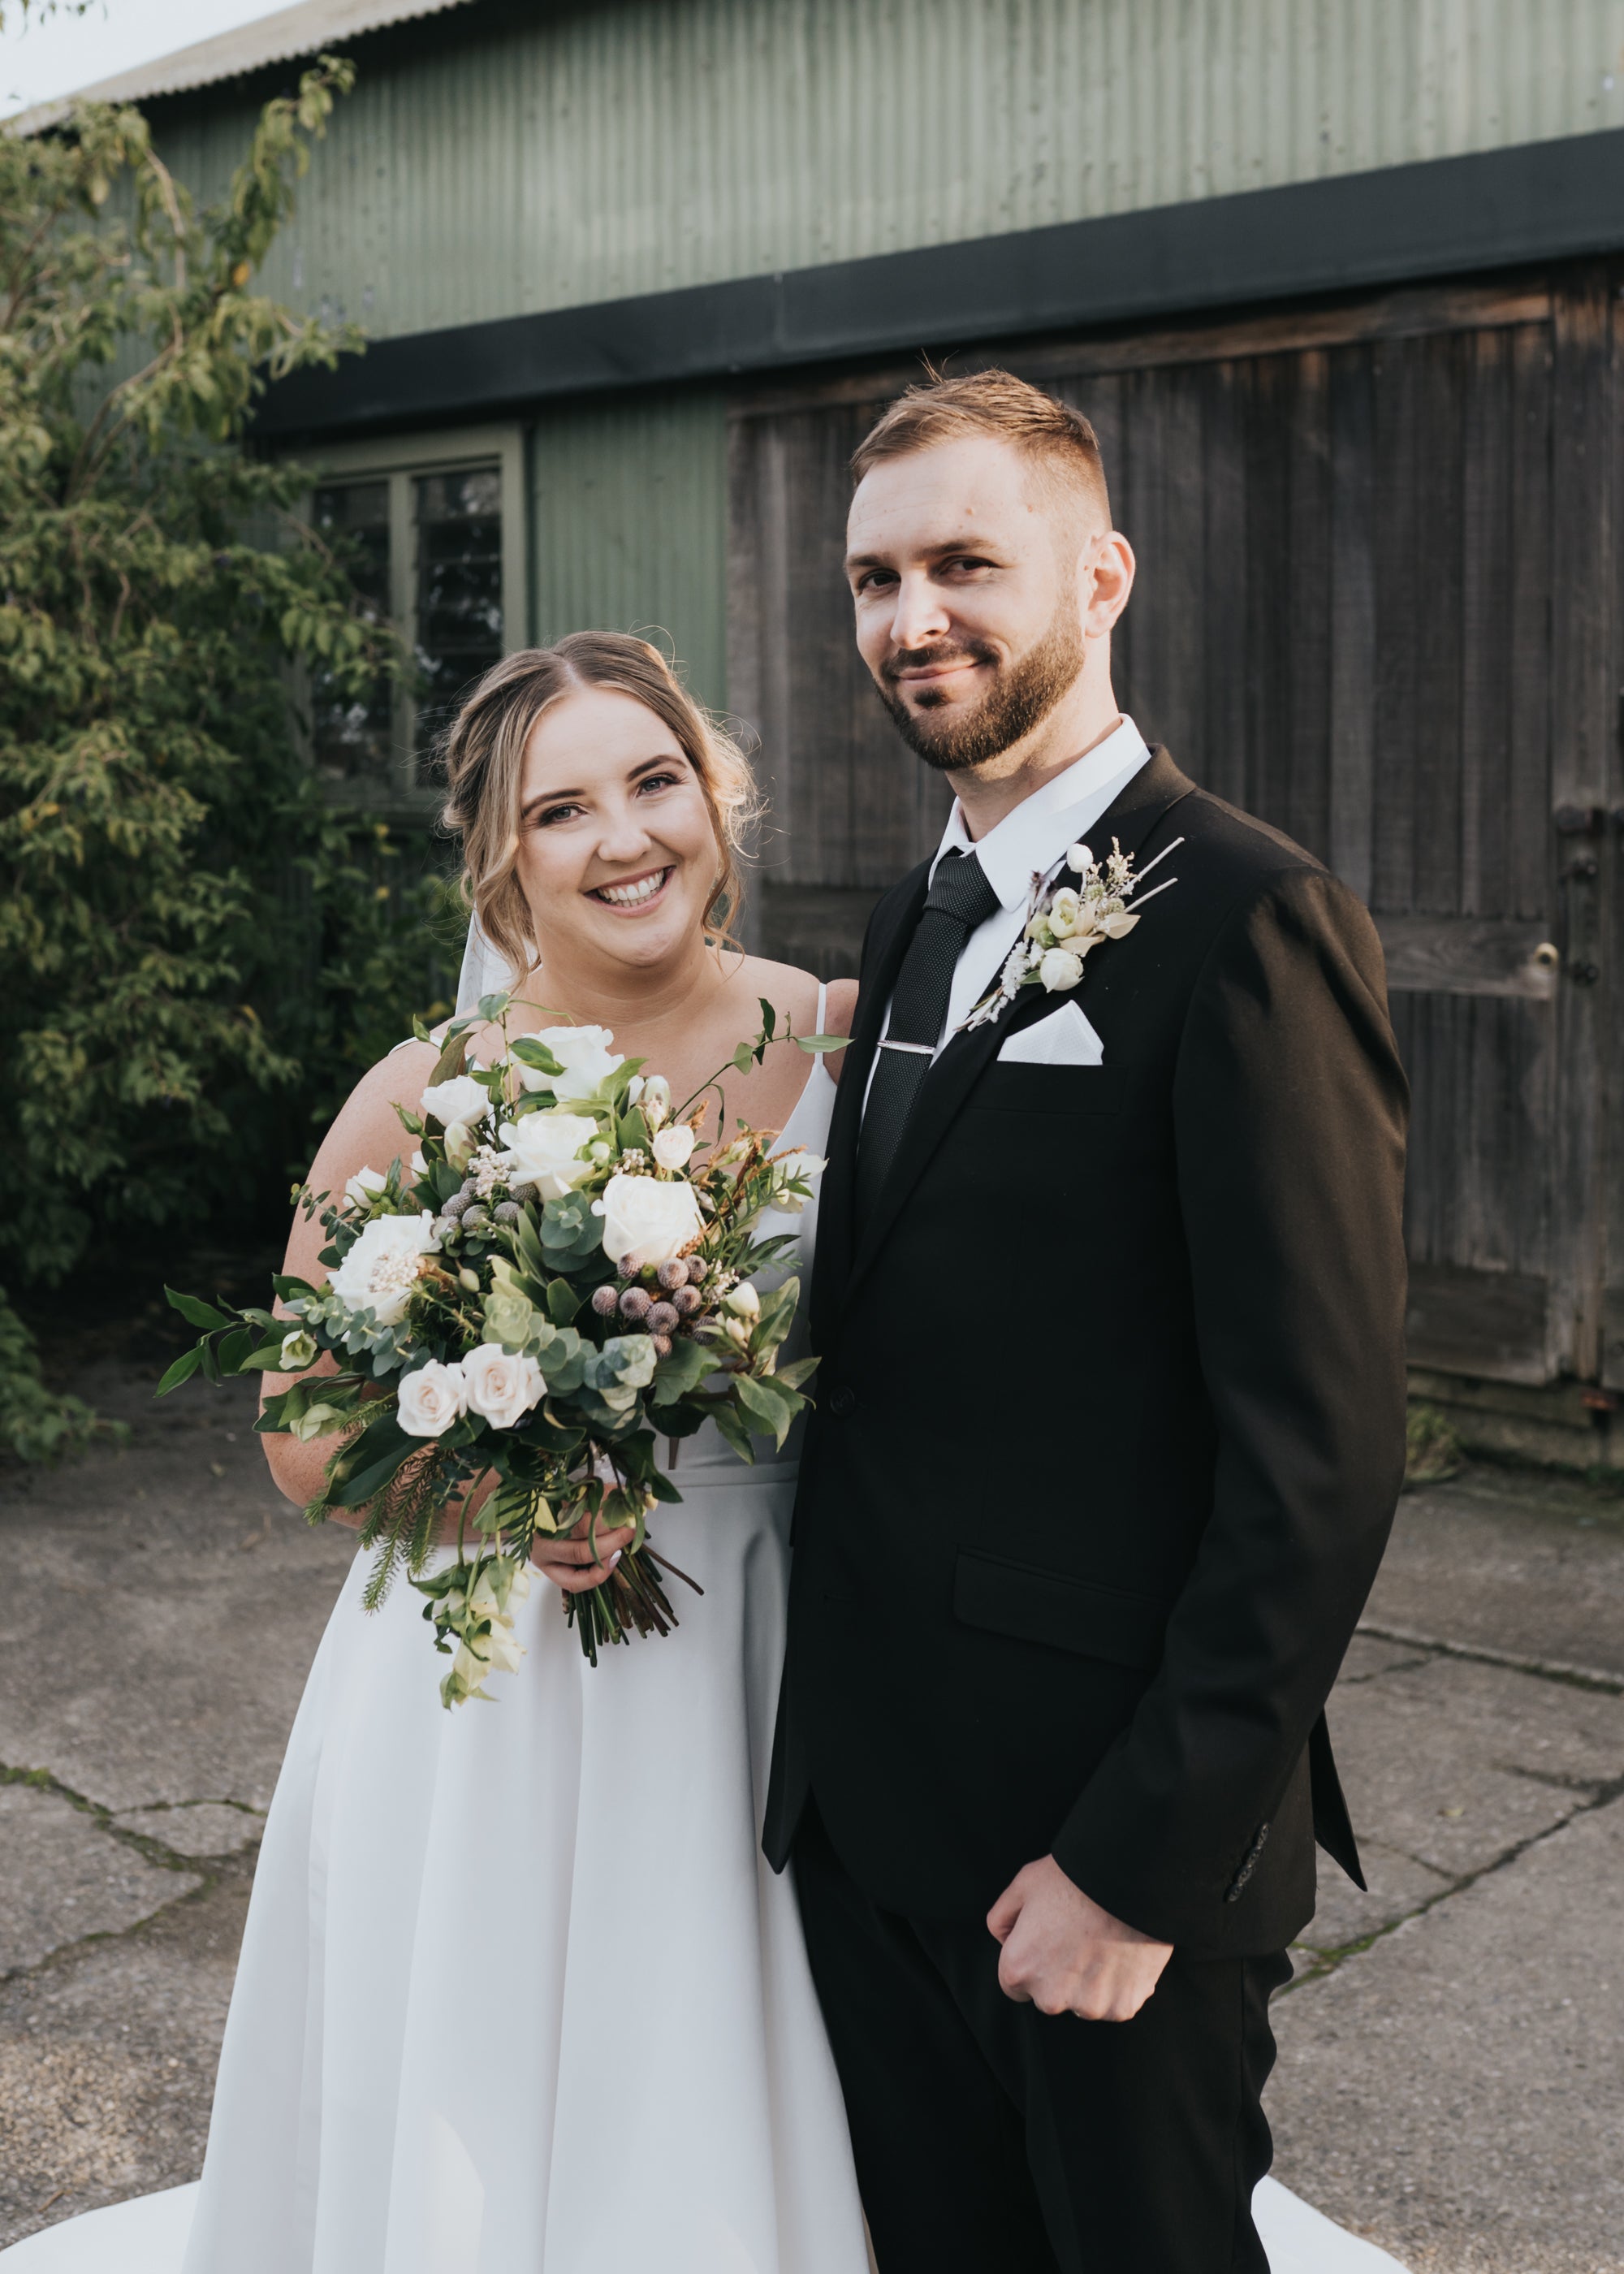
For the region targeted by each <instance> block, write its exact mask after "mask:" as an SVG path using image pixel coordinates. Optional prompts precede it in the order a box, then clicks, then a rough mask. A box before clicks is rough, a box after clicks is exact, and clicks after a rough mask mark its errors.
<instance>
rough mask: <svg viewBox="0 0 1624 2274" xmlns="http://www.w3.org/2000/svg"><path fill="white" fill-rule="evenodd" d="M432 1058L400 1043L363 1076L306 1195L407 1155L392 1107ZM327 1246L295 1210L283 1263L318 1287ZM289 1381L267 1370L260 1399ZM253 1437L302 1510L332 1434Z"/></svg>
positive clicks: (426, 1075) (409, 1099) (409, 1100)
mask: <svg viewBox="0 0 1624 2274" xmlns="http://www.w3.org/2000/svg"><path fill="white" fill-rule="evenodd" d="M435 1056H436V1053H435V1052H434V1050H432V1049H431V1047H430V1046H429V1044H428V1043H408V1044H407V1045H406V1046H405V1048H404V1049H402V1050H392V1051H391V1052H390V1054H389V1056H388V1057H387V1058H381V1059H380V1061H379V1063H378V1064H377V1065H375V1066H374V1067H373V1068H372V1071H371V1073H366V1074H364V1075H363V1076H362V1078H361V1080H360V1081H358V1082H357V1084H356V1087H355V1088H354V1089H353V1090H352V1091H351V1092H350V1096H349V1098H348V1100H347V1101H346V1103H344V1105H343V1106H342V1109H341V1111H340V1112H339V1116H338V1118H337V1119H336V1120H335V1122H334V1124H333V1126H332V1127H331V1128H330V1129H329V1130H328V1131H327V1135H326V1136H325V1137H324V1138H323V1139H322V1141H321V1149H320V1152H319V1153H318V1154H317V1155H316V1157H315V1159H314V1161H313V1162H312V1163H311V1171H310V1176H309V1178H308V1180H307V1181H308V1183H309V1186H310V1189H311V1191H312V1193H342V1191H343V1189H344V1186H345V1185H346V1184H347V1183H348V1182H349V1180H350V1178H351V1177H353V1176H354V1175H355V1174H356V1173H357V1171H358V1170H361V1169H380V1170H384V1169H387V1167H388V1165H389V1163H390V1162H391V1161H393V1160H395V1158H396V1157H397V1156H398V1157H399V1158H400V1159H401V1160H402V1161H404V1160H407V1159H409V1158H410V1155H411V1149H412V1143H413V1141H412V1139H411V1138H410V1137H409V1136H408V1135H407V1133H406V1132H405V1130H403V1129H402V1127H401V1125H400V1119H399V1117H398V1115H397V1114H396V1113H395V1106H396V1105H397V1104H400V1105H405V1106H409V1107H411V1108H412V1109H414V1110H415V1109H416V1107H417V1100H418V1099H419V1097H420V1096H422V1094H423V1090H424V1088H425V1084H426V1083H428V1082H429V1081H432V1079H433V1073H434V1062H435ZM326 1245H327V1234H326V1233H325V1232H324V1231H323V1230H322V1228H321V1217H320V1211H318V1213H317V1214H316V1215H315V1216H310V1217H307V1216H305V1212H304V1210H303V1209H299V1210H298V1211H297V1214H296V1215H295V1216H294V1219H293V1230H292V1231H291V1232H290V1234H289V1239H288V1253H287V1256H286V1258H285V1260H284V1261H283V1263H282V1269H283V1270H284V1271H285V1272H287V1273H289V1275H290V1276H292V1277H295V1278H298V1279H308V1280H309V1281H310V1282H311V1284H312V1286H318V1287H319V1286H320V1284H322V1282H323V1281H324V1280H325V1279H326V1277H327V1272H326V1270H325V1269H323V1267H322V1266H321V1264H320V1263H319V1262H318V1261H317V1260H316V1259H317V1257H318V1256H319V1255H320V1253H321V1250H322V1249H323V1248H324V1247H325V1246H326ZM278 1307H279V1308H280V1306H278ZM313 1370H314V1371H315V1372H317V1373H320V1374H335V1373H336V1372H337V1370H338V1369H337V1367H335V1364H334V1362H333V1360H332V1359H331V1358H329V1357H327V1356H325V1355H324V1356H323V1358H322V1359H321V1360H320V1365H319V1366H318V1367H315V1368H314V1369H313ZM292 1379H293V1377H292V1376H291V1375H290V1374H267V1375H266V1376H265V1386H264V1389H263V1390H262V1392H261V1398H262V1399H263V1398H266V1397H274V1396H275V1395H276V1394H277V1392H278V1391H279V1390H283V1389H287V1387H288V1385H289V1382H290V1381H291V1380H292ZM260 1442H261V1443H262V1444H263V1445H264V1447H265V1457H266V1459H267V1461H268V1462H269V1464H270V1469H271V1475H272V1477H273V1478H274V1480H275V1483H276V1488H277V1490H278V1491H279V1492H281V1493H283V1494H285V1495H286V1496H287V1498H288V1499H289V1500H291V1501H297V1502H298V1504H299V1506H300V1507H301V1508H302V1507H304V1506H305V1503H306V1502H309V1501H312V1500H313V1499H314V1498H315V1496H316V1495H317V1494H318V1493H319V1492H320V1489H321V1487H322V1483H323V1480H324V1472H325V1470H326V1467H327V1461H328V1459H329V1458H330V1457H331V1455H332V1451H333V1445H334V1440H333V1439H332V1438H331V1437H326V1438H318V1439H317V1440H316V1441H315V1442H314V1443H312V1444H309V1445H301V1444H300V1443H299V1442H298V1440H297V1438H295V1437H290V1436H286V1435H280V1434H279V1435H276V1436H267V1437H263V1438H261V1440H260ZM332 1515H333V1517H334V1518H335V1521H336V1522H338V1523H340V1524H348V1525H356V1524H358V1523H359V1522H360V1511H359V1510H350V1509H342V1508H335V1509H334V1510H333V1511H332Z"/></svg>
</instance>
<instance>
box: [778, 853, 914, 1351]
mask: <svg viewBox="0 0 1624 2274" xmlns="http://www.w3.org/2000/svg"><path fill="white" fill-rule="evenodd" d="M929 885H930V863H929V861H926V862H921V865H920V867H919V868H918V869H916V870H914V873H913V874H912V875H911V876H909V877H905V878H904V879H903V881H902V883H901V884H900V885H898V887H897V889H896V892H895V893H894V894H892V895H891V900H893V901H894V906H889V907H888V906H886V905H885V904H884V903H882V910H883V914H882V915H880V916H879V917H876V930H875V936H874V937H872V938H871V939H870V940H869V942H868V954H867V955H866V957H865V958H864V963H863V973H862V987H861V992H860V993H859V996H858V998H857V1016H856V1018H855V1019H854V1020H853V1022H852V1039H851V1041H850V1042H849V1043H847V1044H846V1055H845V1063H844V1064H843V1065H842V1066H841V1068H840V1081H839V1085H838V1088H837V1089H836V1092H835V1110H834V1113H833V1116H832V1118H831V1121H830V1125H829V1167H828V1170H827V1171H826V1172H825V1174H824V1177H823V1185H822V1186H821V1188H820V1193H819V1199H818V1212H817V1261H816V1269H815V1270H814V1272H813V1274H812V1296H811V1302H810V1306H809V1311H808V1321H809V1327H810V1332H811V1337H812V1347H813V1349H814V1350H822V1349H823V1347H824V1337H823V1328H824V1327H825V1326H826V1325H827V1324H830V1323H832V1321H833V1320H834V1319H835V1317H836V1316H837V1315H838V1310H839V1306H840V1304H841V1301H842V1299H843V1298H844V1294H845V1289H846V1274H847V1272H848V1271H849V1270H850V1269H851V1261H852V1242H853V1204H854V1199H855V1193H856V1186H857V1140H858V1135H859V1133H860V1132H861V1128H862V1106H863V1095H864V1093H865V1091H866V1090H867V1089H868V1074H869V1070H870V1068H871V1067H872V1066H873V1065H874V1058H875V1052H876V1050H877V1048H878V1046H879V1039H880V1029H881V1027H882V1025H883V1022H884V1018H885V1006H886V1005H887V1004H888V1003H889V1002H890V1001H891V990H892V989H893V988H894V987H895V985H896V983H897V974H898V971H899V970H900V969H901V968H902V959H903V957H904V956H905V955H906V953H907V948H908V942H909V941H910V940H911V939H912V938H913V937H914V927H915V925H916V924H917V923H918V922H919V918H920V913H921V909H922V908H923V907H924V905H925V894H926V892H928V891H929ZM882 925H883V929H882V928H881V927H882Z"/></svg>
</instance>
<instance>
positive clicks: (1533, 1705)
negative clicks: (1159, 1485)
mask: <svg viewBox="0 0 1624 2274" xmlns="http://www.w3.org/2000/svg"><path fill="white" fill-rule="evenodd" d="M155 1371H156V1368H155V1367H153V1368H150V1369H147V1368H143V1367H138V1366H133V1365H132V1364H131V1363H129V1362H128V1361H127V1360H126V1361H122V1362H114V1361H111V1360H109V1361H106V1362H104V1363H103V1364H102V1366H101V1367H98V1368H96V1369H94V1378H92V1379H90V1380H87V1381H86V1382H82V1383H81V1384H80V1385H79V1386H80V1387H81V1388H82V1389H84V1390H85V1392H86V1395H88V1396H90V1397H93V1398H94V1400H95V1401H96V1402H97V1404H99V1405H100V1406H101V1407H102V1410H103V1411H104V1412H116V1413H122V1414H124V1415H126V1416H127V1417H129V1418H130V1419H131V1420H132V1424H133V1434H132V1441H131V1442H130V1444H129V1446H128V1447H127V1449H124V1450H112V1449H106V1450H99V1451H97V1452H95V1453H94V1454H93V1455H92V1457H90V1459H89V1460H88V1461H86V1462H85V1463H84V1464H82V1465H79V1466H77V1467H73V1468H68V1469H64V1470H62V1471H59V1472H55V1473H45V1474H38V1473H32V1472H19V1471H17V1470H15V1469H11V1470H9V1471H6V1472H4V1473H3V1474H0V1571H4V1580H5V1585H4V1590H3V1591H0V2133H3V2134H4V2141H5V2153H4V2157H0V2244H4V2243H6V2242H10V2241H13V2240H17V2239H18V2238H19V2237H20V2236H22V2235H24V2234H26V2233H32V2232H33V2231H34V2229H35V2228H37V2227H40V2226H42V2225H49V2223H51V2222H52V2221H54V2220H56V2219H60V2218H68V2217H70V2216H71V2215H72V2214H74V2213H76V2212H78V2211H81V2210H87V2209H89V2208H90V2207H91V2206H93V2205H94V2204H97V2203H102V2202H112V2201H115V2200H117V2199H118V2198H120V2197H122V2196H124V2195H135V2194H140V2193H144V2192H146V2191H147V2190H148V2189H150V2188H154V2187H163V2186H166V2185H169V2184H172V2183H173V2182H175V2181H177V2180H184V2179H188V2178H191V2177H192V2176H193V2175H195V2173H196V2172H197V2170H198V2168H199V2163H200V2161H201V2157H202V2151H203V2142H204V2136H205V2133H206V2130H207V2120H208V2103H209V2094H210V2090H211V2086H212V2082H213V2076H214V2062H215V2059H216V2055H217V2052H218V2047H219V2042H220V2033H221V2029H222V2024H223V2022H224V2017H225V2008H226V2001H227V1999H228V1997H229V1991H230V1983H231V1975H232V1969H233V1967H234V1964H235V1961H236V1954H237V1945H238V1941H239V1939H240V1936H241V1931H242V1923H243V1916H244V1909H245V1906H246V1901H247V1895H248V1888H249V1884H250V1880H251V1877H252V1865H253V1857H254V1853H255V1849H256V1844H257V1841H258V1837H259V1826H260V1823H261V1820H262V1818H263V1814H264V1811H265V1809H266V1807H267V1803H268V1802H269V1799H270V1795H271V1790H272V1787H273V1785H274V1781H275V1774H276V1766H277V1762H278V1759H279V1757H280V1754H281V1751H282V1744H283V1742H284V1739H285V1736H286V1734H287V1730H288V1727H289V1722H290V1721H291V1719H292V1716H293V1711H294V1707H295V1706H296V1704H297V1698H298V1693H299V1690H300V1686H301V1683H302V1681H303V1677H304V1673H305V1667H306V1665H307V1664H308V1662H309V1660H310V1657H311V1654H312V1650H313V1648H314V1645H315V1642H316V1638H317V1637H318V1635H319V1633H320V1628H321V1625H322V1623H323V1621H324V1620H325V1618H326V1617H327V1611H328V1608H329V1606H330V1604H331V1602H332V1600H333V1597H334V1595H335V1592H336V1589H337V1586H338V1583H339V1579H340V1576H341V1574H342V1571H343V1570H344V1568H345V1566H346V1564H347V1562H348V1560H349V1556H350V1541H349V1539H348V1537H347V1536H346V1535H345V1534H343V1533H342V1532H310V1531H308V1530H307V1529H306V1528H305V1525H304V1524H303V1522H302V1521H301V1519H300V1518H299V1517H298V1516H297V1513H296V1512H295V1511H293V1510H289V1509H288V1508H287V1507H286V1506H285V1505H284V1504H283V1503H282V1502H281V1501H280V1500H279V1499H278V1498H277V1496H276V1495H275V1493H274V1491H273V1489H272V1487H271V1486H270V1483H269V1480H268V1479H267V1475H266V1472H265V1470H264V1465H263V1462H262V1459H261V1457H260V1453H259V1447H258V1445H257V1444H256V1442H254V1439H253V1436H252V1431H251V1428H250V1423H251V1420H252V1411H251V1401H250V1399H249V1397H248V1396H247V1395H245V1394H244V1391H243V1390H242V1389H241V1387H240V1386H239V1385H233V1386H232V1387H231V1388H229V1389H227V1390H224V1391H220V1392H210V1391H207V1390H206V1389H203V1388H201V1387H198V1386H192V1387H189V1388H188V1389H184V1390H183V1391H181V1392H180V1393H179V1394H178V1395H177V1397H175V1398H173V1399H172V1400H170V1401H169V1402H167V1403H166V1404H163V1405H162V1406H160V1407H157V1408H156V1409H154V1408H153V1407H152V1406H151V1405H150V1404H149V1403H148V1398H149V1395H150V1390H151V1386H152V1374H154V1373H155ZM1332 1721H1333V1727H1334V1729H1335V1736H1336V1741H1337V1747H1338V1751H1339V1754H1340V1756H1341V1758H1342V1765H1343V1771H1344V1774H1345V1777H1346V1780H1347V1782H1348V1786H1349V1788H1350V1801H1351V1803H1352V1806H1353V1811H1354V1816H1355V1819H1356V1821H1357V1824H1358V1825H1359V1826H1360V1828H1361V1831H1362V1834H1363V1835H1364V1838H1365V1853H1366V1859H1367V1864H1368V1876H1369V1878H1370V1881H1371V1892H1370V1894H1368V1895H1361V1894H1358V1893H1357V1890H1355V1889H1354V1888H1352V1887H1351V1886H1349V1885H1348V1884H1347V1883H1346V1882H1344V1881H1342V1879H1341V1878H1340V1875H1339V1874H1337V1873H1336V1871H1335V1867H1333V1866H1330V1865H1328V1864H1327V1865H1326V1866H1325V1875H1324V1884H1323V1886H1322V1890H1321V1902H1320V1907H1319V1915H1318V1916H1317V1917H1316V1919H1315V1921H1314V1923H1313V1925H1312V1928H1311V1929H1310V1931H1309V1932H1308V1934H1307V1935H1306V1936H1305V1937H1304V1944H1303V1946H1302V1948H1301V1949H1300V1950H1299V1951H1298V1953H1297V1958H1298V1962H1299V1963H1298V1972H1297V1979H1296V1980H1295V1982H1294V1983H1293V1984H1292V1985H1291V1987H1290V1989H1289V1991H1288V1992H1285V1993H1284V1994H1283V1995H1282V1998H1281V1999H1280V2000H1279V2001H1278V2003H1277V2005H1276V2007H1275V2016H1276V2025H1277V2029H1278V2034H1279V2039H1280V2065H1279V2067H1278V2070H1277V2071H1276V2074H1275V2079H1274V2084H1273V2086H1272V2087H1271V2091H1270V2109H1271V2114H1272V2117H1273V2120H1274V2129H1275V2135H1276V2141H1277V2144H1278V2155H1279V2160H1278V2164H1277V2167H1276V2168H1277V2170H1278V2172H1279V2175H1280V2177H1281V2178H1282V2179H1283V2180H1286V2181H1287V2183H1288V2184H1289V2185H1290V2186H1292V2187H1296V2188H1297V2190H1298V2192H1299V2193H1301V2194H1302V2195H1305V2196H1307V2197H1308V2198H1309V2200H1310V2201H1311V2202H1314V2203H1316V2204H1318V2205H1319V2208H1320V2209H1321V2210H1325V2211H1327V2212H1328V2213H1330V2215H1331V2216H1332V2217H1334V2218H1337V2219H1340V2220H1341V2221H1342V2223H1343V2224H1344V2225H1349V2226H1350V2227H1353V2228H1355V2229H1357V2231H1358V2232H1360V2233H1365V2234H1368V2235H1370V2236H1371V2237H1372V2239H1373V2240H1377V2241H1379V2242H1380V2243H1381V2244H1383V2245H1384V2246H1385V2247H1386V2248H1387V2249H1389V2250H1391V2251H1393V2252H1394V2253H1395V2255H1397V2256H1399V2257H1400V2258H1401V2259H1402V2260H1403V2261H1404V2262H1405V2263H1407V2264H1408V2265H1409V2266H1410V2267H1411V2268H1412V2269H1413V2270H1414V2274H1624V2168H1621V2158H1620V2140H1621V2139H1624V2069H1621V2067H1620V2059H1619V2052H1618V2049H1619V2047H1620V2044H1621V2043H1624V1928H1621V1926H1620V1906H1619V1903H1618V1900H1617V1890H1618V1888H1619V1886H1620V1882H1621V1875H1624V1497H1620V1494H1619V1488H1618V1487H1608V1488H1603V1487H1592V1486H1587V1485H1586V1484H1584V1483H1583V1482H1581V1481H1577V1480H1575V1481H1564V1480H1553V1479H1552V1478H1549V1477H1546V1476H1544V1475H1541V1474H1538V1473H1537V1472H1527V1471H1523V1472H1516V1471H1513V1470H1509V1469H1493V1468H1488V1467H1477V1468H1474V1469H1472V1470H1470V1471H1469V1472H1466V1473H1465V1474H1463V1475H1462V1477H1460V1478H1459V1479H1457V1480H1455V1481H1454V1482H1452V1483H1449V1484H1447V1485H1444V1486H1441V1487H1435V1488H1433V1489H1432V1490H1429V1491H1426V1492H1423V1493H1417V1494H1414V1495H1410V1496H1409V1497H1408V1498H1407V1499H1406V1500H1405V1501H1404V1502H1403V1504H1402V1509H1401V1511H1400V1516H1399V1521H1398V1526H1397V1530H1396V1533H1395V1540H1394V1546H1393V1548H1392V1552H1391V1554H1390V1555H1389V1557H1388V1560H1387V1565H1386V1567H1385V1568H1384V1570H1383V1572H1382V1575H1381V1577H1380V1580H1379V1582H1378V1584H1377V1587H1376V1592H1375V1594H1374V1596H1373V1598H1372V1603H1371V1607H1370V1611H1369V1615H1368V1619H1367V1623H1366V1630H1365V1632H1364V1633H1362V1634H1361V1636H1360V1637H1359V1638H1358V1639H1357V1641H1356V1643H1355V1645H1354V1647H1353V1649H1352V1651H1351V1653H1350V1657H1349V1660H1348V1664H1347V1667H1346V1668H1345V1670H1344V1673H1343V1676H1342V1683H1341V1684H1340V1685H1339V1689H1338V1692H1337V1695H1336V1698H1335V1700H1334V1702H1333V1706H1332Z"/></svg>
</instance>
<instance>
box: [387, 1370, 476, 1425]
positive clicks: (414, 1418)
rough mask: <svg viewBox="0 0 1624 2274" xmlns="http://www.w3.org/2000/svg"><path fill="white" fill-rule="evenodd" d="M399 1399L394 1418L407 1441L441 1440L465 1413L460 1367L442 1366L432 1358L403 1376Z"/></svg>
mask: <svg viewBox="0 0 1624 2274" xmlns="http://www.w3.org/2000/svg"><path fill="white" fill-rule="evenodd" d="M400 1398H401V1404H400V1411H399V1412H398V1413H397V1414H396V1415H395V1419H396V1420H397V1421H398V1422H399V1423H400V1425H401V1427H402V1429H404V1431H405V1432H406V1434H407V1435H408V1436H409V1437H443V1436H444V1435H445V1434H446V1432H447V1429H449V1427H451V1425H452V1423H453V1422H454V1421H458V1420H461V1419H462V1415H463V1414H464V1413H466V1412H467V1411H468V1384H467V1383H466V1382H464V1380H463V1379H462V1367H460V1366H442V1365H441V1364H440V1360H439V1359H435V1358H432V1359H430V1360H429V1362H428V1364H427V1365H426V1366H420V1367H418V1368H417V1372H416V1374H407V1375H406V1377H405V1379H404V1380H403V1381H402V1383H401V1389H400Z"/></svg>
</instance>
